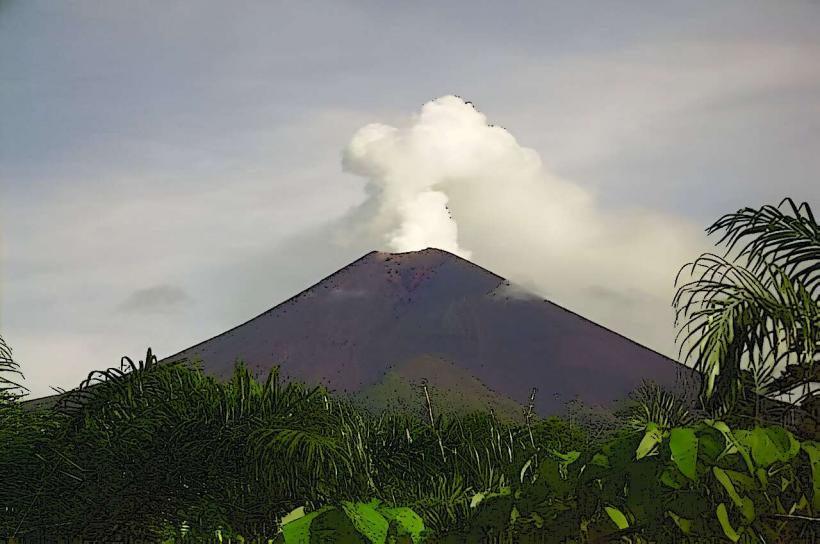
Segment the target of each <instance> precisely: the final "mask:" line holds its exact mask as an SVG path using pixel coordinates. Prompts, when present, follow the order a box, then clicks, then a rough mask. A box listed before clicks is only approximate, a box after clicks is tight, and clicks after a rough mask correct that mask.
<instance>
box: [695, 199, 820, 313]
mask: <svg viewBox="0 0 820 544" xmlns="http://www.w3.org/2000/svg"><path fill="white" fill-rule="evenodd" d="M784 204H785V205H786V206H784ZM781 208H785V210H786V211H783V209H781ZM720 231H723V235H722V236H721V238H720V239H719V240H718V242H717V245H721V244H726V245H727V247H728V248H727V255H728V254H729V253H730V252H731V251H732V250H734V249H737V250H738V257H739V258H745V259H747V261H748V267H749V269H750V270H751V271H752V272H753V273H760V272H761V271H763V269H764V268H765V267H766V266H767V265H769V264H773V265H776V266H778V267H779V268H780V269H782V270H783V271H784V273H785V274H786V275H788V276H789V277H791V278H793V279H795V280H797V281H800V282H801V283H802V284H803V285H804V286H805V288H806V289H807V291H808V293H809V295H810V296H812V297H814V298H816V293H817V290H818V289H820V225H818V223H817V221H816V220H815V218H814V214H813V213H812V211H811V207H809V205H808V204H807V203H806V202H803V203H802V204H800V205H799V206H798V205H796V204H795V202H794V201H793V200H792V199H790V198H786V199H784V200H783V201H782V202H781V203H780V205H779V206H777V207H775V206H770V205H767V206H763V207H762V208H760V209H759V210H755V209H753V208H743V209H741V210H738V211H737V212H735V213H730V214H727V215H724V216H723V217H721V218H720V219H718V220H717V221H716V222H715V223H714V224H712V225H711V226H710V227H709V228H708V229H706V232H707V233H709V234H714V233H716V232H720Z"/></svg>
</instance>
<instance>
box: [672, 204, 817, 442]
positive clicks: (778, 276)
mask: <svg viewBox="0 0 820 544" xmlns="http://www.w3.org/2000/svg"><path fill="white" fill-rule="evenodd" d="M784 209H785V211H784ZM707 232H708V233H710V234H714V233H719V234H720V235H721V237H720V239H719V241H718V245H721V244H723V245H725V246H726V254H725V255H724V256H719V255H716V254H711V253H707V254H704V255H702V256H700V257H699V258H698V259H697V260H695V261H694V262H693V263H691V264H690V265H688V266H686V267H684V270H682V272H685V271H688V272H689V273H690V276H691V277H690V280H689V281H685V282H683V284H682V285H681V286H680V288H679V289H678V291H677V294H676V296H675V299H674V303H673V304H674V306H675V307H676V310H677V313H678V317H679V318H680V319H681V321H682V327H681V334H680V336H681V339H682V343H681V350H682V353H684V355H685V357H686V358H687V359H689V360H692V361H693V365H694V367H695V368H697V369H698V370H700V371H701V372H702V373H703V375H704V377H705V381H704V386H703V395H702V396H703V400H704V405H705V407H706V408H707V409H708V410H710V411H711V412H712V413H713V414H715V415H725V414H729V413H731V412H732V411H733V410H735V409H738V410H740V411H741V412H742V411H743V408H744V407H743V404H746V405H748V404H749V403H750V402H751V403H752V404H753V407H752V408H751V410H749V409H748V407H747V408H746V412H749V411H751V415H752V416H753V417H754V418H759V417H760V416H761V412H762V410H761V401H763V400H764V399H766V398H767V397H775V396H782V395H784V394H792V393H794V392H797V395H798V398H797V399H796V400H795V401H793V402H792V403H791V404H792V406H801V407H803V408H804V415H805V416H806V417H807V418H808V419H809V420H810V421H809V422H808V423H810V425H811V429H812V430H813V431H814V432H816V431H817V429H818V427H817V424H818V419H817V408H818V406H820V396H818V392H817V391H816V390H813V389H812V387H811V384H812V383H817V382H820V364H818V363H820V296H819V295H820V225H818V223H817V221H816V220H815V218H814V215H813V214H812V211H811V208H810V207H809V206H808V204H806V203H804V204H802V205H800V206H797V205H795V203H794V202H793V201H792V200H791V199H786V200H784V201H783V202H782V203H781V205H780V207H777V208H776V207H773V206H763V207H762V208H760V209H759V210H755V209H752V208H744V209H742V210H739V211H737V212H736V213H731V214H727V215H725V216H723V217H721V218H720V219H719V220H718V221H716V222H715V223H714V224H713V225H711V226H710V227H709V228H708V229H707ZM790 400H791V399H790ZM738 404H739V405H740V406H737V405H738Z"/></svg>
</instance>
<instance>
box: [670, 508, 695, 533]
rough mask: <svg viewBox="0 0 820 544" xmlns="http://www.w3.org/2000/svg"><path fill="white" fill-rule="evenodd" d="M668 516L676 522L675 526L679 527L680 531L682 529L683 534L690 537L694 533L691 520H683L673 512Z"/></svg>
mask: <svg viewBox="0 0 820 544" xmlns="http://www.w3.org/2000/svg"><path fill="white" fill-rule="evenodd" d="M667 514H668V515H669V517H670V518H672V521H674V522H675V525H677V526H678V529H680V530H681V532H683V534H685V535H688V534H689V533H690V532H691V531H692V520H691V519H686V518H682V517H680V516H679V515H677V514H676V513H674V512H672V511H669V512H667Z"/></svg>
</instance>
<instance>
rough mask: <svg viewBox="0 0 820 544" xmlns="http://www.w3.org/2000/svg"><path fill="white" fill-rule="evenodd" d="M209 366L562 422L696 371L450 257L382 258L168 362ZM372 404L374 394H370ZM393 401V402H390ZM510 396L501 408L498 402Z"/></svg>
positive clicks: (217, 371) (375, 255)
mask: <svg viewBox="0 0 820 544" xmlns="http://www.w3.org/2000/svg"><path fill="white" fill-rule="evenodd" d="M182 358H187V359H189V360H195V359H199V360H201V361H202V365H203V369H204V370H205V372H206V373H209V374H212V375H216V376H219V377H228V376H229V375H230V373H231V372H232V368H233V365H234V363H235V362H236V361H237V360H242V361H244V362H245V363H246V364H247V365H248V366H249V367H250V368H252V369H254V370H255V371H256V372H257V373H259V374H266V373H267V372H268V371H269V370H270V369H271V368H273V367H274V366H277V365H278V366H279V367H280V371H281V373H282V375H283V376H284V377H285V378H290V379H296V380H299V381H303V382H306V383H309V384H323V385H325V386H327V387H329V388H330V389H331V390H336V391H340V392H346V393H353V394H364V395H367V394H368V393H370V392H372V391H374V390H377V389H378V388H380V387H381V388H385V387H390V386H389V383H391V380H392V381H395V380H396V379H397V378H398V379H404V378H407V379H411V378H415V379H418V378H421V379H423V380H429V382H430V383H431V384H437V383H438V384H440V385H442V387H443V386H444V382H449V385H448V389H454V390H458V389H459V388H460V387H461V386H463V387H464V388H466V389H465V390H464V391H462V393H463V395H466V396H472V397H474V398H475V399H478V398H481V397H482V395H484V396H488V398H489V396H495V397H496V400H497V401H498V402H502V403H507V404H511V403H519V404H524V403H526V401H527V399H528V397H529V394H530V391H531V389H532V388H533V387H537V388H538V391H539V393H538V395H537V396H536V399H535V410H536V411H537V412H538V413H539V414H542V415H546V414H553V413H558V412H560V411H561V410H562V409H563V406H564V404H565V403H566V402H567V401H570V400H574V399H577V400H580V401H582V402H584V403H586V404H599V405H608V404H610V403H612V402H613V401H616V400H618V399H620V398H623V397H624V396H626V395H627V394H628V393H629V392H630V391H632V390H634V389H635V388H636V387H638V386H639V385H640V383H641V382H642V381H643V380H651V381H654V382H656V383H658V384H661V385H666V386H671V387H674V386H675V385H676V384H677V383H679V382H680V380H681V379H682V378H683V379H685V378H687V377H691V376H692V372H691V371H690V370H689V369H687V368H686V367H684V366H682V365H680V364H679V363H677V362H675V361H673V360H672V359H669V358H667V357H664V356H663V355H661V354H659V353H656V352H654V351H652V350H650V349H648V348H646V347H643V346H641V345H639V344H637V343H635V342H633V341H631V340H629V339H627V338H625V337H623V336H621V335H619V334H617V333H615V332H612V331H610V330H608V329H606V328H604V327H602V326H600V325H597V324H596V323H593V322H591V321H589V320H587V319H585V318H583V317H581V316H579V315H577V314H575V313H573V312H571V311H569V310H566V309H564V308H562V307H560V306H558V305H556V304H553V303H551V302H549V301H546V300H544V299H540V298H538V297H537V296H535V295H533V294H530V293H527V292H525V291H523V290H521V289H519V288H516V287H515V286H513V285H511V284H510V283H509V282H508V281H506V280H505V279H504V278H502V277H500V276H497V275H496V274H493V273H492V272H490V271H488V270H485V269H483V268H481V267H480V266H477V265H475V264H473V263H472V262H470V261H467V260H465V259H462V258H460V257H458V256H456V255H453V254H451V253H448V252H446V251H442V250H439V249H431V248H428V249H425V250H421V251H414V252H407V253H384V252H377V251H374V252H371V253H368V254H367V255H365V256H363V257H362V258H360V259H358V260H356V261H354V262H352V263H351V264H349V265H347V266H345V267H344V268H342V269H341V270H339V271H337V272H336V273H334V274H332V275H330V276H328V277H327V278H325V279H323V280H322V281H320V282H319V283H317V284H316V285H314V286H312V287H310V288H308V289H306V290H304V291H302V292H301V293H299V294H298V295H296V296H294V297H292V298H290V299H289V300H287V301H285V302H283V303H281V304H279V305H277V306H275V307H274V308H272V309H270V310H268V311H266V312H264V313H263V314H261V315H259V316H257V317H255V318H253V319H251V320H250V321H248V322H246V323H243V324H242V325H239V326H237V327H235V328H233V329H230V330H228V331H226V332H224V333H222V334H220V335H218V336H215V337H214V338H211V339H210V340H206V341H204V342H202V343H200V344H197V345H195V346H193V347H190V348H188V349H185V350H183V351H181V352H179V353H177V354H175V355H173V356H171V357H168V358H166V359H165V361H171V360H178V359H182ZM371 396H372V395H371ZM388 396H389V395H388ZM499 398H500V399H501V400H500V401H499V400H498V399H499Z"/></svg>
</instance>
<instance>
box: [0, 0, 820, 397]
mask: <svg viewBox="0 0 820 544" xmlns="http://www.w3.org/2000/svg"><path fill="white" fill-rule="evenodd" d="M507 4H508V3H506V2H475V1H472V2H449V3H445V2H413V3H406V2H343V1H339V0H335V1H332V2H309V1H300V2H264V3H263V2H259V3H250V2H248V3H242V4H241V5H237V4H235V3H225V2H219V3H217V2H214V3H210V4H208V3H204V2H178V3H175V2H132V3H123V2H62V3H57V2H37V1H14V0H11V1H2V0H0V113H1V114H2V115H0V218H1V219H0V229H2V230H0V234H2V254H0V259H2V261H1V262H2V267H1V268H0V274H1V275H0V279H1V280H2V283H1V284H0V286H2V291H0V294H1V296H2V299H1V300H0V302H1V304H0V312H1V313H0V331H2V333H3V335H4V337H6V338H7V340H8V341H9V342H10V343H11V345H12V346H13V347H14V348H15V355H16V356H17V358H18V359H19V360H20V361H21V362H22V364H23V367H24V370H25V372H26V376H27V378H28V382H27V383H28V385H29V387H30V388H31V389H32V392H33V393H34V394H43V393H46V392H48V386H49V385H57V386H62V387H68V386H71V385H73V384H75V383H76V382H78V381H79V379H80V378H82V377H83V376H84V375H85V374H86V373H87V372H88V371H90V370H91V369H93V368H99V367H104V366H109V365H112V364H115V363H116V362H117V361H118V360H119V357H120V356H121V355H130V356H139V355H141V354H142V353H144V351H145V348H146V347H147V346H148V345H150V346H152V347H153V348H154V350H155V351H157V352H158V353H160V354H161V355H164V354H169V353H172V352H174V351H176V350H178V349H181V348H184V347H187V346H188V345H190V344H192V343H194V342H197V341H199V340H202V339H205V338H207V337H209V336H211V335H213V334H216V333H218V332H221V331H222V330H224V329H226V328H228V327H230V326H233V325H235V324H237V323H238V322H240V321H243V320H245V319H247V318H249V317H252V316H253V315H256V314H257V313H259V312H261V311H263V310H265V309H267V308H268V307H271V306H273V305H274V304H276V303H278V302H280V301H282V300H284V299H285V298H287V297H289V296H290V295H292V294H294V293H295V292H296V291H298V290H301V289H303V288H305V287H307V286H308V285H310V284H312V283H314V282H315V281H317V280H319V279H320V278H322V277H324V276H326V275H327V274H328V273H330V272H332V271H334V270H335V269H337V268H339V267H340V266H343V265H344V264H346V263H347V262H349V261H351V260H353V259H355V258H357V257H359V256H360V255H361V253H363V252H365V251H367V250H370V249H383V248H380V247H372V246H373V244H374V242H373V240H370V239H360V240H353V241H349V242H348V243H347V244H346V245H345V244H339V243H337V242H338V240H337V235H338V234H339V232H338V231H339V230H344V226H345V225H346V224H347V223H348V222H349V221H348V220H347V219H345V217H350V215H349V213H350V211H351V209H353V208H355V207H356V206H358V205H359V204H361V203H362V202H364V200H365V192H364V187H365V180H364V179H361V178H358V177H355V176H352V175H350V174H345V173H343V172H342V167H341V152H342V150H343V149H344V148H345V146H346V145H347V144H348V142H349V141H350V139H351V137H352V136H353V134H354V133H355V132H356V131H357V130H358V129H359V128H361V127H362V126H363V125H365V124H367V123H370V122H382V123H387V124H395V123H399V122H400V121H401V120H402V119H405V118H407V117H408V116H410V115H412V114H415V113H417V112H418V110H419V108H420V107H421V105H422V104H423V103H425V102H427V101H429V100H432V99H435V98H438V97H440V96H442V95H447V94H457V95H459V96H462V97H464V98H465V99H468V100H470V101H472V102H473V103H475V104H476V106H477V107H478V108H479V110H480V111H481V112H482V113H484V114H485V115H487V117H488V119H489V121H490V122H491V123H493V124H497V125H500V126H503V127H504V128H506V129H507V130H508V131H509V132H510V133H511V134H512V135H513V136H515V138H516V139H517V140H518V142H519V143H520V144H521V145H522V146H526V147H529V148H533V149H535V150H536V151H537V152H538V154H539V155H540V157H541V159H542V161H543V163H544V165H545V167H546V168H548V169H549V170H550V172H552V173H554V174H555V175H558V176H561V177H562V178H566V179H568V180H571V181H572V182H573V183H574V184H576V185H577V186H579V187H582V188H584V189H587V190H589V191H592V192H594V193H595V194H596V195H597V198H598V201H599V203H600V207H601V208H600V209H602V210H606V211H608V212H610V211H611V212H613V213H615V212H617V211H618V210H625V209H628V208H631V207H639V208H642V209H645V210H649V211H652V212H656V213H658V214H664V215H666V216H670V217H674V218H676V219H680V220H681V221H684V222H689V223H691V224H693V225H697V226H698V228H701V227H703V226H705V225H706V224H707V223H708V222H710V221H711V220H713V219H715V218H716V217H717V216H719V215H720V214H722V213H724V212H727V211H731V210H733V209H735V208H737V207H739V206H744V205H752V206H758V205H761V204H764V203H776V202H779V200H780V199H781V198H782V197H783V196H786V195H790V196H792V197H794V198H795V199H798V200H807V201H809V202H810V203H811V204H813V205H815V206H816V205H817V204H818V202H820V182H818V181H817V180H818V172H820V143H819V142H820V100H818V99H820V34H818V32H817V27H818V24H819V23H820V4H818V3H817V2H789V3H784V2H748V1H745V2H720V3H717V2H678V3H672V2H665V3H660V2H646V3H639V2H623V3H621V2H591V3H582V2H572V3H570V2H554V3H550V2H521V3H516V4H515V6H514V7H510V6H508V5H507ZM661 4H663V5H661ZM345 214H348V215H347V216H346V215H345ZM476 222H477V219H475V218H468V220H467V221H466V223H468V224H477V223H476ZM479 226H480V225H479ZM471 232H472V233H473V234H472V236H473V238H474V239H475V237H477V236H478V234H477V233H478V232H480V229H479V228H478V226H476V227H475V228H474V229H473V230H472V231H471ZM465 236H467V237H468V238H469V236H470V232H466V233H465ZM473 245H474V246H475V245H476V244H475V243H474V244H473ZM532 251H533V252H537V251H538V249H537V248H533V249H532ZM500 255H501V254H500V253H493V250H492V248H491V247H489V246H488V247H485V248H480V249H476V250H475V251H474V252H473V258H474V260H475V261H476V262H478V263H479V264H482V265H485V266H489V267H490V268H493V269H494V271H496V272H498V273H500V274H502V275H510V276H516V277H517V279H520V280H522V282H523V283H526V282H527V281H529V278H527V277H524V276H526V275H525V274H521V273H520V272H521V271H522V270H525V269H526V268H527V266H528V263H525V262H516V263H509V264H507V265H506V266H507V267H508V269H507V270H503V269H498V268H499V267H500V268H504V266H505V265H504V259H502V258H501V257H500ZM636 258H639V259H651V258H652V256H651V255H643V256H636ZM681 264H682V263H681ZM490 265H494V266H490ZM538 273H539V271H537V270H536V271H533V276H536V275H537V274H538ZM551 281H558V280H555V279H553V280H551ZM671 281H672V278H670V292H669V297H670V298H671V294H672V288H671ZM532 283H537V279H532ZM158 287H161V288H163V289H164V290H165V291H164V293H165V295H168V294H169V293H170V294H173V295H174V296H172V297H171V298H173V299H174V300H177V301H178V302H179V301H182V302H184V303H173V304H167V297H166V298H163V297H162V296H160V297H159V299H157V297H154V299H152V300H155V301H156V300H160V299H162V300H160V302H162V301H163V300H165V302H166V304H164V306H163V308H162V311H161V312H127V311H122V308H123V307H128V305H129V304H131V303H134V301H143V302H144V300H145V293H149V294H150V293H152V291H151V290H152V289H154V290H156V289H157V288H158ZM540 287H541V291H542V292H549V291H550V289H549V288H548V287H545V286H543V285H541V286H540ZM556 291H561V290H560V288H556ZM578 293H579V294H578V295H577V296H578V298H577V299H574V298H573V296H574V295H573V294H572V292H569V291H568V292H566V293H564V294H562V297H563V298H562V299H561V300H559V302H561V303H563V304H565V305H566V306H568V307H570V308H573V309H579V310H586V309H587V308H590V311H592V312H593V313H594V312H595V311H599V313H598V314H597V316H599V317H600V318H601V319H606V318H607V316H609V319H610V320H612V321H615V320H617V319H619V318H618V317H617V313H616V312H613V311H610V310H606V309H600V308H599V309H598V310H595V309H594V308H593V306H594V304H593V301H595V300H604V299H606V300H612V301H618V300H620V299H619V296H620V297H623V296H630V297H631V298H632V299H633V300H637V299H640V297H641V296H642V295H641V293H634V296H633V295H631V294H630V293H631V292H629V291H627V292H613V290H612V289H610V288H608V287H607V280H606V276H605V274H602V276H601V278H600V281H597V282H593V283H590V284H589V285H587V286H586V287H585V288H581V287H580V286H579V288H578ZM583 293H586V294H583ZM155 294H156V293H155ZM160 294H162V293H160ZM175 297H176V298H175ZM179 297H182V298H179ZM585 297H586V298H585ZM149 298H151V297H150V296H149ZM143 302H140V304H142V303H143ZM612 304H613V306H612V308H617V304H616V302H613V303H612ZM140 307H142V306H140ZM622 319H623V326H622V327H621V328H622V329H624V330H625V331H626V332H628V333H632V332H633V330H634V329H632V328H630V327H639V326H640V321H639V320H638V321H634V319H635V318H634V316H623V317H622ZM633 321H634V323H633ZM606 324H608V325H610V326H612V327H613V328H616V329H618V328H619V327H618V325H619V323H617V322H611V323H606ZM670 327H671V323H670ZM650 340H651V339H650V338H649V337H647V341H648V342H649V341H650ZM653 347H657V348H658V349H664V350H666V351H668V346H666V345H656V346H653Z"/></svg>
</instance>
